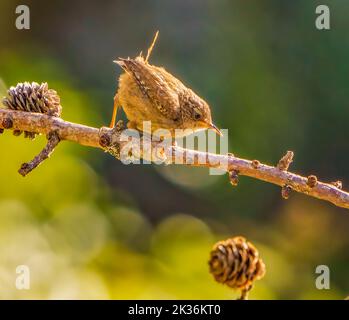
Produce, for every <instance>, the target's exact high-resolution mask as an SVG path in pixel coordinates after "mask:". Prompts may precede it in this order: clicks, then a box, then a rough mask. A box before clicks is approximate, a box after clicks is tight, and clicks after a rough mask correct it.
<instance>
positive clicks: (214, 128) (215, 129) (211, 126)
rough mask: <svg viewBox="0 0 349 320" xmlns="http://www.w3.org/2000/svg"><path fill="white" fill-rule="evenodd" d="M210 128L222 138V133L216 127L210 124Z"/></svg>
mask: <svg viewBox="0 0 349 320" xmlns="http://www.w3.org/2000/svg"><path fill="white" fill-rule="evenodd" d="M210 128H211V129H213V130H214V131H215V132H216V133H217V134H219V135H220V136H221V137H223V133H222V132H221V131H220V130H219V129H218V128H217V127H216V125H214V124H213V123H210Z"/></svg>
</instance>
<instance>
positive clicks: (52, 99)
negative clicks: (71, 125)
mask: <svg viewBox="0 0 349 320" xmlns="http://www.w3.org/2000/svg"><path fill="white" fill-rule="evenodd" d="M3 104H4V106H5V107H6V108H8V109H11V110H18V111H27V112H36V113H43V114H47V115H49V116H54V117H60V115H61V113H62V106H61V105H60V98H59V96H58V94H57V92H56V91H55V90H52V89H49V88H48V85H47V83H46V82H44V83H41V84H38V83H36V82H32V83H29V82H24V83H18V84H17V85H16V86H15V87H11V88H10V89H9V90H8V91H7V97H5V98H4V99H3ZM35 135H36V134H35V133H34V132H26V133H25V137H27V138H30V139H33V138H34V137H35Z"/></svg>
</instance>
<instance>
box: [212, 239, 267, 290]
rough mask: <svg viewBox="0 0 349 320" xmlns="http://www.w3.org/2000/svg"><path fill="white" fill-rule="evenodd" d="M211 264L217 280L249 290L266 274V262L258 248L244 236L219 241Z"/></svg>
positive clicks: (236, 287)
mask: <svg viewBox="0 0 349 320" xmlns="http://www.w3.org/2000/svg"><path fill="white" fill-rule="evenodd" d="M209 266H210V272H211V273H212V275H213V276H214V278H215V280H216V281H217V282H220V283H223V284H226V285H227V286H229V287H231V288H234V289H241V290H249V289H250V288H251V287H252V284H253V282H254V281H255V280H259V279H261V278H262V277H263V276H264V274H265V264H264V262H263V261H262V260H261V259H260V258H259V253H258V251H257V249H256V248H255V247H254V246H253V245H252V244H251V243H250V242H248V241H246V239H245V238H243V237H235V238H231V239H227V240H225V241H219V242H217V243H216V244H215V245H214V247H213V249H212V251H211V258H210V261H209Z"/></svg>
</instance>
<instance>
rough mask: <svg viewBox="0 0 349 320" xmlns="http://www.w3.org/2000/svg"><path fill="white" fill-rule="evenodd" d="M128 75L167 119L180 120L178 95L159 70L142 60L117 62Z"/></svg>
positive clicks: (120, 60)
mask: <svg viewBox="0 0 349 320" xmlns="http://www.w3.org/2000/svg"><path fill="white" fill-rule="evenodd" d="M115 62H116V63H117V64H118V65H120V66H121V67H122V68H123V69H124V70H125V71H126V72H127V73H129V74H131V75H132V76H133V78H134V80H135V81H136V83H137V84H138V87H139V89H140V90H141V91H142V93H143V95H144V96H145V97H147V98H148V99H149V100H150V102H151V103H152V105H154V106H156V108H157V109H158V110H159V111H160V112H161V114H163V115H164V116H165V117H168V118H169V119H172V120H174V121H179V120H180V105H179V100H178V95H177V93H176V91H175V90H173V88H172V87H171V85H170V84H169V83H168V81H166V77H165V76H164V75H162V74H161V72H160V71H159V70H158V69H157V68H153V67H152V66H150V65H149V64H148V63H146V62H145V61H144V60H143V59H142V58H140V57H138V58H136V59H122V58H119V60H118V61H115Z"/></svg>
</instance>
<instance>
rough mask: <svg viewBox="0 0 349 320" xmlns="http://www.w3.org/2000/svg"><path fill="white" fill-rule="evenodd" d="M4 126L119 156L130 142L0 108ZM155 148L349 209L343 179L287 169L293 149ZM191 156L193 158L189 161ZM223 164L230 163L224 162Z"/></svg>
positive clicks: (108, 132) (107, 131)
mask: <svg viewBox="0 0 349 320" xmlns="http://www.w3.org/2000/svg"><path fill="white" fill-rule="evenodd" d="M2 129H12V130H20V131H27V132H36V133H42V134H46V135H47V134H49V133H51V132H56V133H57V134H58V137H59V139H60V140H61V141H62V140H66V141H72V142H75V143H79V144H81V145H84V146H89V147H96V148H101V149H103V150H105V151H108V152H109V153H112V154H113V155H114V156H117V153H118V152H117V150H121V149H122V146H123V145H124V144H125V143H127V142H125V141H121V139H120V135H118V134H117V132H116V129H117V128H116V129H109V128H106V127H102V128H100V129H99V128H94V127H89V126H85V125H81V124H77V123H72V122H68V121H64V120H62V119H61V118H56V117H50V116H47V115H44V114H39V113H30V112H22V111H13V110H8V109H0V132H1V131H2ZM56 142H57V141H56ZM57 143H58V142H57ZM152 148H155V150H156V152H155V153H156V154H158V153H159V154H165V155H167V156H168V157H171V159H170V161H167V163H169V162H170V163H174V160H175V159H179V158H182V159H184V160H183V164H184V165H191V166H201V167H208V168H218V169H222V170H225V171H227V172H229V176H230V178H231V179H233V180H231V182H232V183H233V184H236V183H237V177H238V175H240V176H249V177H252V178H255V179H259V180H262V181H265V182H269V183H272V184H276V185H278V186H280V187H282V190H283V191H282V192H283V194H285V195H287V197H288V194H289V191H290V190H294V191H297V192H300V193H303V194H306V195H309V196H312V197H315V198H318V199H322V200H325V201H328V202H331V203H333V204H334V205H336V206H338V207H342V208H347V209H349V193H348V192H346V191H344V190H341V183H340V181H337V182H335V183H324V182H321V181H319V180H318V179H317V178H316V176H313V175H312V176H309V177H303V176H301V175H298V174H295V173H292V172H290V171H287V169H288V166H289V164H290V163H291V162H292V159H293V153H290V152H288V153H287V154H286V155H285V156H284V157H283V158H282V159H281V160H280V162H279V164H278V165H276V166H270V165H266V164H263V163H261V162H259V161H258V160H247V159H242V158H238V157H235V156H233V155H231V154H228V155H220V154H213V153H206V152H201V151H196V150H189V149H184V148H181V147H179V146H172V145H170V146H168V147H166V150H164V146H163V145H162V144H161V143H159V142H152ZM157 149H158V150H157ZM140 153H141V154H140V156H141V157H144V154H142V150H141V151H140ZM187 159H191V160H190V161H188V160H187ZM199 159H201V160H202V159H206V160H207V161H199ZM223 163H225V164H227V165H222V164H223ZM234 179H235V180H234ZM286 190H287V193H286ZM285 198H286V196H285Z"/></svg>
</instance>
